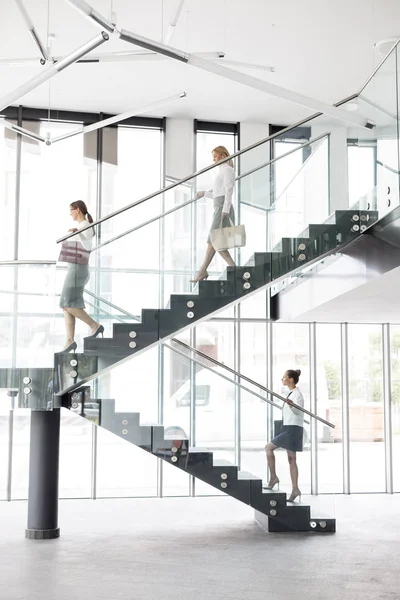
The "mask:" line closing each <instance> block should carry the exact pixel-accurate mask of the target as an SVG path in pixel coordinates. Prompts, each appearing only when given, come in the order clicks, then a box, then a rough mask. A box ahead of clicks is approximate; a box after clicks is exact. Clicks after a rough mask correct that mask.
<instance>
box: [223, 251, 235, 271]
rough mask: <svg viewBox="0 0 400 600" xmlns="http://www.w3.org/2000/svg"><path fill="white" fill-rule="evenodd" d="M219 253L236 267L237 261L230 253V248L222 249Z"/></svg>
mask: <svg viewBox="0 0 400 600" xmlns="http://www.w3.org/2000/svg"><path fill="white" fill-rule="evenodd" d="M219 253H220V255H221V256H222V258H223V259H224V260H225V261H226V262H227V263H228V265H229V266H230V267H236V263H235V261H234V260H233V258H232V256H231V255H230V253H229V250H220V251H219Z"/></svg>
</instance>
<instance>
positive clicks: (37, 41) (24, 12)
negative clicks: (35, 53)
mask: <svg viewBox="0 0 400 600" xmlns="http://www.w3.org/2000/svg"><path fill="white" fill-rule="evenodd" d="M15 3H16V5H17V6H18V8H19V11H20V13H21V15H22V18H23V20H24V21H25V24H26V26H27V28H28V29H29V33H30V34H31V36H32V38H33V41H34V42H35V44H36V46H37V47H38V48H39V52H40V54H41V55H42V60H41V61H40V62H41V63H42V64H45V62H46V61H47V60H48V56H47V52H46V51H45V49H44V46H43V44H42V42H41V41H40V38H39V35H38V33H37V31H36V29H35V27H34V25H33V23H32V21H31V19H30V17H29V14H28V11H27V10H26V8H25V6H24V4H23V2H22V0H15Z"/></svg>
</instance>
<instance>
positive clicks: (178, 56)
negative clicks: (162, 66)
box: [119, 29, 206, 63]
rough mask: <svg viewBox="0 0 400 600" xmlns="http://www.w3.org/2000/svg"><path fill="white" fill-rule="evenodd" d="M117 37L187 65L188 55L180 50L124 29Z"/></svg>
mask: <svg viewBox="0 0 400 600" xmlns="http://www.w3.org/2000/svg"><path fill="white" fill-rule="evenodd" d="M119 37H120V39H121V40H123V41H124V42H128V43H129V44H134V46H139V47H140V48H145V49H146V50H151V51H152V52H157V54H162V55H164V56H168V57H169V58H173V59H174V60H178V61H180V62H184V63H187V62H188V60H189V57H190V54H187V53H186V52H183V51H182V50H176V49H175V48H171V47H170V46H166V45H165V44H161V43H160V42H156V41H154V40H151V39H149V38H146V37H143V36H141V35H137V34H136V33H132V32H131V31H127V30H126V29H121V31H120V33H119ZM201 60H206V59H201Z"/></svg>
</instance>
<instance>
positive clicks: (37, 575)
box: [0, 495, 400, 600]
mask: <svg viewBox="0 0 400 600" xmlns="http://www.w3.org/2000/svg"><path fill="white" fill-rule="evenodd" d="M329 504H330V506H333V501H332V502H329ZM334 504H335V512H336V514H335V516H336V518H337V527H338V531H337V533H336V534H331V535H319V534H268V533H266V532H264V531H263V530H261V529H260V528H259V527H258V526H257V525H255V523H254V521H253V513H252V510H251V509H249V508H248V507H246V506H244V505H242V504H240V503H239V502H237V501H235V500H233V499H231V498H227V497H217V498H165V499H149V500H147V499H132V500H131V499H126V500H97V501H95V502H93V501H90V500H68V501H62V502H61V503H60V527H61V538H60V539H58V540H53V541H40V542H38V541H32V540H26V539H25V537H24V527H25V518H26V503H24V502H12V503H5V502H2V503H0V523H1V529H2V531H1V536H0V589H1V593H0V598H1V600H212V599H221V600H236V599H243V600H259V599H263V598H271V599H273V600H289V599H290V600H292V599H294V598H295V599H296V600H369V599H371V600H398V599H399V598H400V567H399V547H400V519H399V515H400V495H394V496H387V495H359V496H350V497H348V496H347V497H346V496H338V497H336V498H335V499H334Z"/></svg>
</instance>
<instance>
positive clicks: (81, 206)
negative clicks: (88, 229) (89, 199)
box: [70, 200, 95, 236]
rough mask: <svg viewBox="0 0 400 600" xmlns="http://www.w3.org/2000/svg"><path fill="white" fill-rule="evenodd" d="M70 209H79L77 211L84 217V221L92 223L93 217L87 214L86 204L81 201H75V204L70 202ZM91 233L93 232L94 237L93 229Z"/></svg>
mask: <svg viewBox="0 0 400 600" xmlns="http://www.w3.org/2000/svg"><path fill="white" fill-rule="evenodd" d="M70 207H71V208H79V210H80V211H81V213H82V214H83V216H84V217H85V219H86V220H87V221H88V222H89V223H93V217H92V215H91V214H90V213H89V212H88V209H87V206H86V204H85V203H84V201H83V200H75V202H71V204H70ZM92 231H93V236H94V235H95V233H94V227H92Z"/></svg>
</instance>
